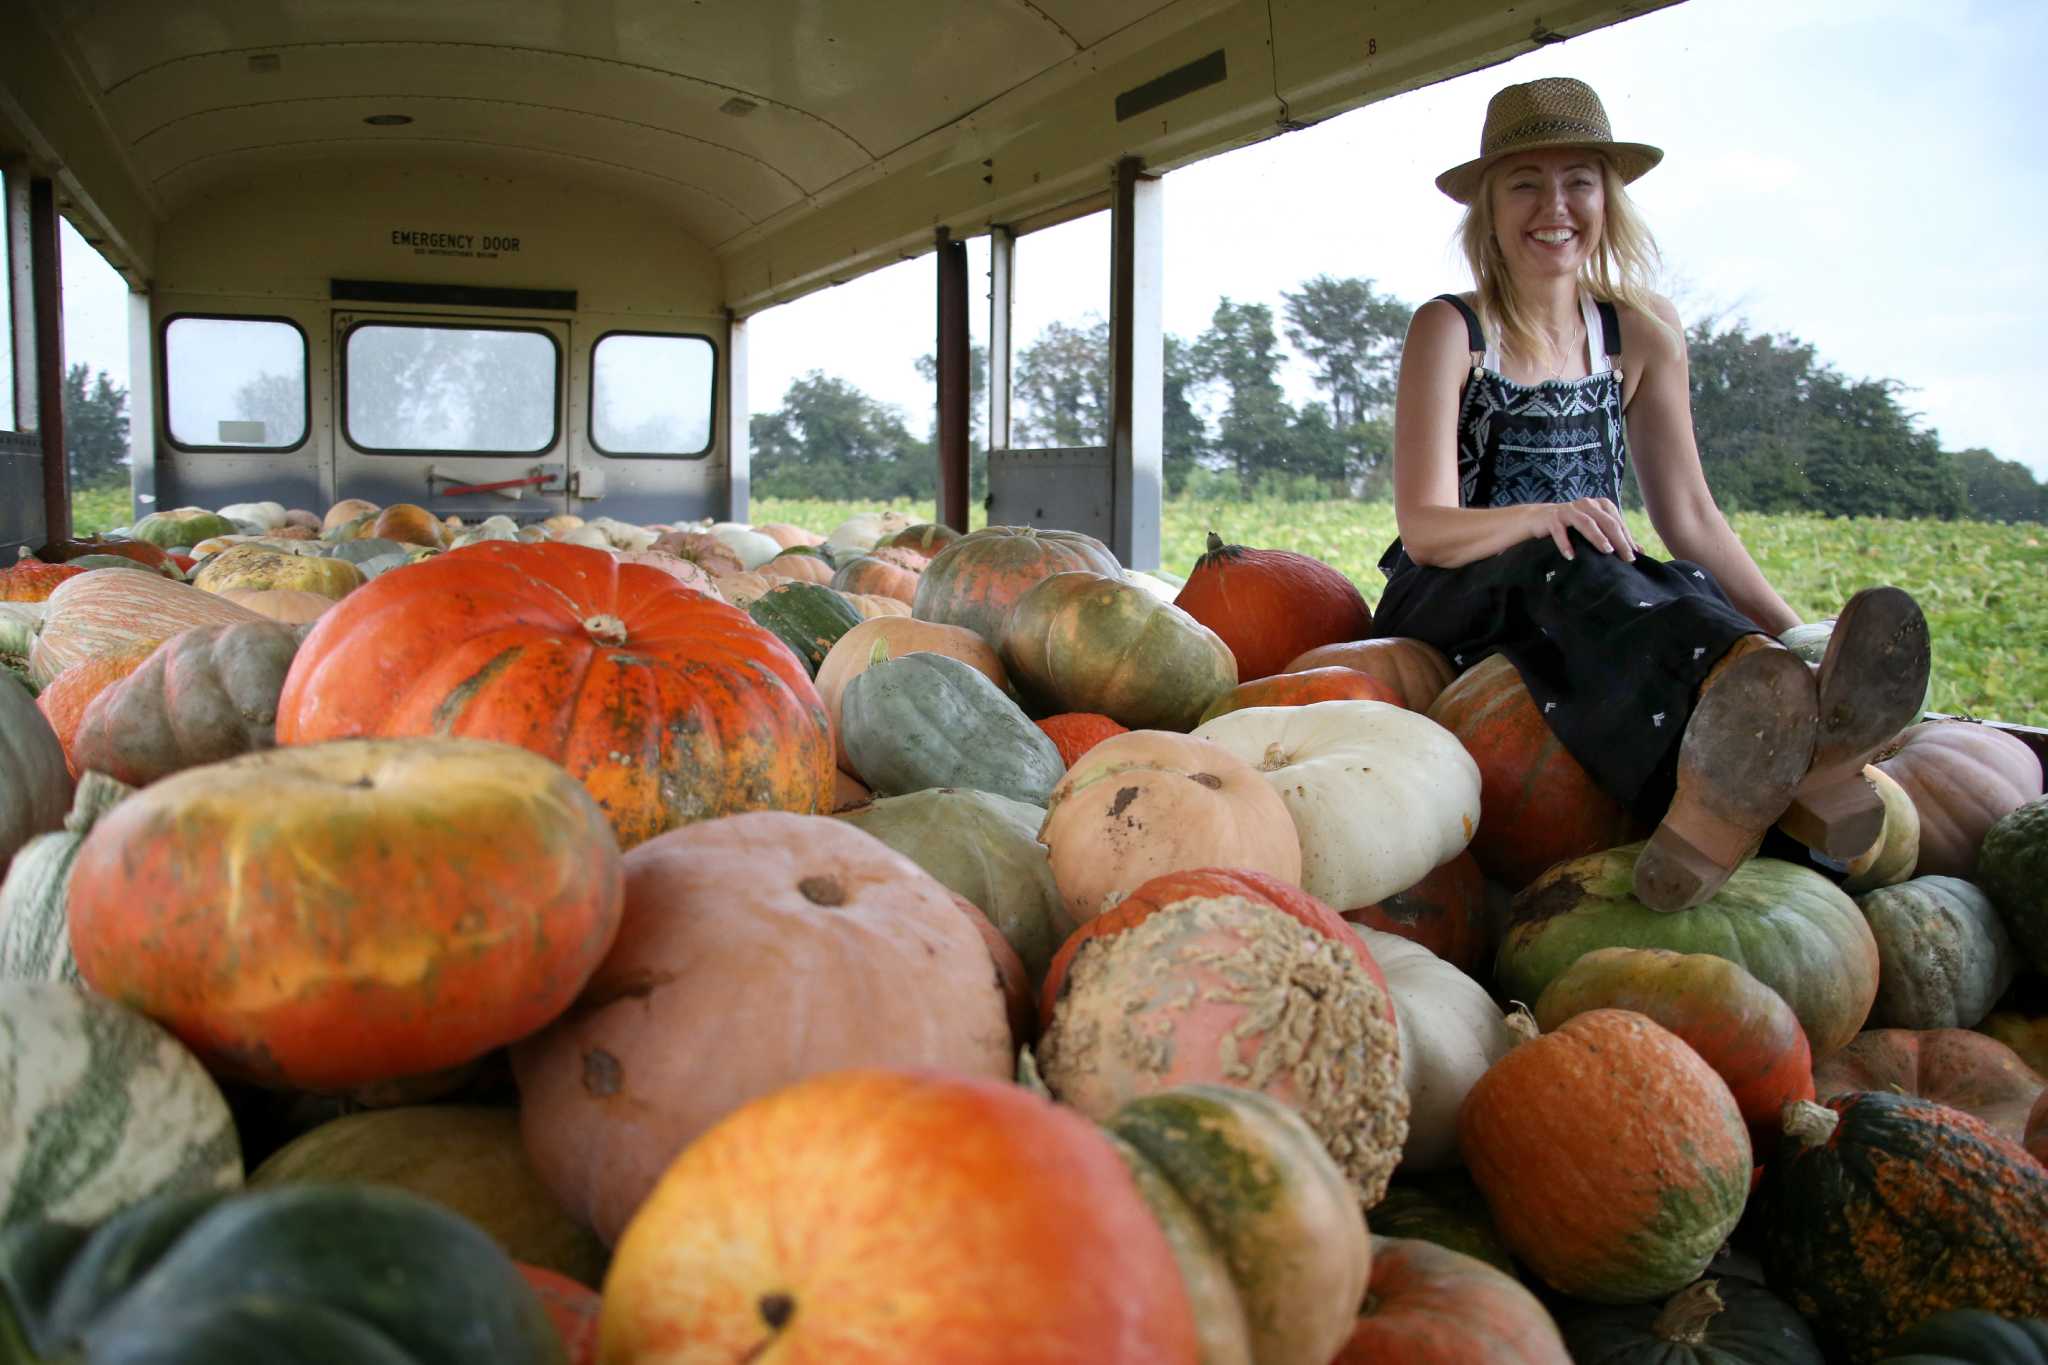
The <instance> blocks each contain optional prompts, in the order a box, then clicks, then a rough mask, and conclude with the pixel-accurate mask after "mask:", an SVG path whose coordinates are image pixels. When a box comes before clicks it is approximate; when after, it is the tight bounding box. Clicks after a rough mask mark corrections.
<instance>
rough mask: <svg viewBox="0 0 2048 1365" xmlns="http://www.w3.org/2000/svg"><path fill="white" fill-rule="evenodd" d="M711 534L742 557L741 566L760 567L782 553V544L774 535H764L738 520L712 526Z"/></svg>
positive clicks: (745, 567) (747, 567)
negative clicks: (777, 541) (776, 540)
mask: <svg viewBox="0 0 2048 1365" xmlns="http://www.w3.org/2000/svg"><path fill="white" fill-rule="evenodd" d="M711 534H712V535H714V536H716V537H718V541H719V544H721V545H723V546H725V548H726V549H728V550H731V551H732V552H733V553H734V554H736V555H738V556H739V557H740V567H741V568H744V569H748V570H752V569H758V568H760V567H761V566H762V565H763V564H766V563H767V562H768V561H769V560H771V559H773V558H775V556H777V555H779V554H781V553H782V546H780V545H778V544H777V543H776V542H775V538H774V537H773V536H764V535H762V534H761V533H760V532H759V531H756V530H754V529H753V528H752V527H750V526H742V525H740V524H739V523H738V522H733V521H722V522H720V523H718V524H717V525H716V526H713V527H712V528H711Z"/></svg>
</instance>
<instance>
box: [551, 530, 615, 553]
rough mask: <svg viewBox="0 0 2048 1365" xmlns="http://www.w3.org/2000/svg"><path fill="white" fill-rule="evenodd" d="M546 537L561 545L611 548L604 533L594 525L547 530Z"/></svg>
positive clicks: (599, 548)
mask: <svg viewBox="0 0 2048 1365" xmlns="http://www.w3.org/2000/svg"><path fill="white" fill-rule="evenodd" d="M548 539H550V540H552V541H555V542H557V543H558V544H562V545H585V546H588V547H589V548H591V549H593V550H609V549H611V548H612V543H611V541H610V540H609V539H607V538H606V536H605V533H604V532H602V531H600V530H598V529H597V528H596V527H595V526H565V527H563V528H562V529H561V530H559V531H549V532H548Z"/></svg>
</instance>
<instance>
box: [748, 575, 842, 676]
mask: <svg viewBox="0 0 2048 1365" xmlns="http://www.w3.org/2000/svg"><path fill="white" fill-rule="evenodd" d="M747 614H748V615H749V616H751V617H753V618H754V621H755V623H756V624H757V625H760V626H764V627H766V628H767V630H768V632H769V633H770V634H772V635H773V636H774V637H775V638H776V639H778V640H780V641H782V643H784V644H786V645H788V646H789V648H790V650H791V652H792V653H794V654H795V655H796V657H797V658H799V659H802V660H803V661H804V667H805V668H807V669H809V670H810V673H811V676H812V677H814V678H815V677H817V676H818V665H819V664H821V663H823V662H825V654H826V652H827V651H829V650H830V649H831V648H832V646H833V645H835V644H837V643H838V641H839V637H840V636H842V635H844V634H846V632H847V631H849V630H852V629H853V628H854V627H855V626H857V625H859V624H860V613H859V612H858V611H856V610H854V606H853V603H851V602H849V601H847V600H846V595H845V594H844V593H840V592H836V591H834V590H833V589H831V588H828V587H826V586H825V585H824V584H822V583H803V582H797V581H791V582H788V583H784V584H783V585H782V586H781V587H779V588H770V589H769V590H768V591H767V592H764V593H762V594H761V595H760V596H759V597H757V598H755V599H754V601H753V603H752V605H750V606H749V607H748V608H747Z"/></svg>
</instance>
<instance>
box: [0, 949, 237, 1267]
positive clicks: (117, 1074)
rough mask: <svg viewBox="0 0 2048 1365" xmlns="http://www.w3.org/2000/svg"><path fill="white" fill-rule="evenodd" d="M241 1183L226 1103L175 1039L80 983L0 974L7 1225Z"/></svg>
mask: <svg viewBox="0 0 2048 1365" xmlns="http://www.w3.org/2000/svg"><path fill="white" fill-rule="evenodd" d="M241 1183H242V1150H241V1147H240V1145H239V1143H238V1142H237V1140H236V1137H235V1126H234V1122H233V1120H232V1118H231V1117H230V1116H229V1114H228V1106H227V1101H226V1100H224V1099H222V1098H221V1093H220V1088H219V1087H218V1086H216V1085H215V1084H214V1083H213V1079H212V1077H210V1076H208V1075H207V1074H206V1072H205V1071H204V1070H203V1069H202V1068H201V1067H200V1065H199V1062H198V1061H197V1060H196V1059H195V1058H194V1057H193V1056H192V1054H191V1053H189V1052H187V1051H186V1050H185V1049H184V1048H183V1047H181V1046H180V1045H179V1043H178V1040H177V1039H175V1038H173V1037H171V1035H170V1034H168V1033H166V1032H164V1030H163V1029H161V1028H159V1027H158V1026H157V1025H155V1024H153V1023H151V1022H150V1021H149V1020H148V1019H145V1018H144V1017H143V1016H142V1015H140V1014H137V1013H136V1012H135V1011H133V1010H131V1009H128V1008H126V1007H125V1006H122V1005H117V1004H115V1003H114V1002H113V1001H111V1000H107V999H104V998H103V997H101V996H98V995H95V994H93V993H92V992H91V991H88V990H86V989H84V988H83V987H81V986H73V985H67V984H64V983H61V982H25V981H10V982H6V983H0V1192H4V1203H0V1222H4V1223H5V1224H6V1225H7V1226H9V1227H12V1226H13V1225H15V1224H17V1223H20V1222H22V1221H24V1220H30V1219H36V1218H53V1219H59V1220H63V1221H67V1222H75V1223H93V1222H97V1221H98V1220H100V1219H102V1218H105V1217H107V1216H108V1215H109V1214H112V1213H115V1212H117V1211H118V1210H120V1209H123V1208H125V1207H127V1206H128V1205H130V1204H133V1203H136V1202H138V1201H140V1200H143V1199H147V1198H149V1197H150V1196H151V1195H155V1194H166V1193H184V1192H196V1191H199V1190H209V1189H233V1188H234V1187H236V1186H238V1185H240V1184H241Z"/></svg>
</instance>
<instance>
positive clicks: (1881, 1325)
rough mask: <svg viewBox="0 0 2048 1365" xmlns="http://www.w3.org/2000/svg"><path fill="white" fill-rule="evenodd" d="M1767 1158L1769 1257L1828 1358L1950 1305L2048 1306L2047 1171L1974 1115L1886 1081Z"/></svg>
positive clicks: (1834, 1106) (1869, 1347) (2044, 1309)
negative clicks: (1830, 1123) (1893, 1088)
mask: <svg viewBox="0 0 2048 1365" xmlns="http://www.w3.org/2000/svg"><path fill="white" fill-rule="evenodd" d="M1827 1108H1828V1109H1829V1110H1832V1111H1833V1113H1834V1115H1835V1116H1836V1118H1837V1122H1836V1124H1835V1126H1834V1128H1833V1131H1832V1132H1828V1131H1826V1126H1825V1124H1824V1123H1817V1124H1815V1125H1814V1130H1813V1133H1812V1136H1810V1137H1800V1138H1794V1137H1788V1138H1787V1139H1786V1141H1785V1142H1784V1143H1783V1144H1782V1145H1781V1146H1780V1147H1779V1150H1778V1155H1777V1156H1776V1157H1775V1158H1774V1159H1772V1160H1771V1161H1770V1162H1769V1163H1768V1164H1767V1165H1766V1167H1765V1174H1764V1184H1763V1187H1762V1188H1761V1189H1760V1190H1759V1191H1758V1198H1760V1199H1761V1200H1763V1201H1764V1205H1765V1212H1766V1214H1767V1216H1766V1217H1765V1218H1764V1220H1763V1227H1764V1264H1765V1269H1766V1270H1767V1271H1768V1272H1769V1275H1770V1281H1771V1283H1772V1284H1773V1285H1774V1286H1776V1287H1777V1288H1778V1290H1779V1292H1781V1293H1783V1294H1785V1295H1787V1296H1788V1297H1789V1298H1790V1299H1791V1300H1792V1302H1793V1304H1794V1306H1795V1307H1797V1308H1798V1309H1799V1311H1800V1312H1802V1313H1804V1314H1805V1315H1806V1317H1807V1318H1808V1319H1809V1320H1810V1321H1811V1322H1812V1323H1813V1324H1814V1327H1815V1329H1816V1331H1817V1332H1818V1334H1819V1336H1820V1338H1821V1342H1822V1344H1823V1345H1824V1346H1826V1347H1827V1348H1828V1351H1829V1357H1830V1359H1837V1358H1839V1359H1842V1360H1848V1361H1867V1360H1874V1359H1876V1358H1877V1356H1878V1353H1879V1351H1880V1348H1882V1347H1883V1346H1884V1345H1885V1344H1886V1343H1888V1342H1890V1341H1891V1340H1892V1339H1893V1338H1894V1337H1896V1336H1898V1335H1899V1333H1901V1332H1903V1331H1905V1330H1906V1329H1907V1328H1909V1327H1911V1326H1913V1325H1915V1324H1916V1323H1919V1322H1921V1321H1923V1320H1925V1319H1926V1318H1928V1317H1930V1316H1932V1315H1933V1314H1935V1313H1938V1312H1940V1311H1942V1310H1943V1309H1947V1308H1984V1309H1989V1310H1991V1311H1992V1312H1995V1313H2001V1314H2004V1315H2007V1316H2011V1317H2040V1316H2043V1315H2048V1170H2044V1169H2043V1168H2042V1166H2041V1163H2039V1162H2038V1161H2035V1160H2034V1159H2033V1158H2032V1157H2030V1156H2028V1155H2027V1154H2026V1152H2025V1151H2023V1150H2022V1149H2021V1148H2020V1147H2019V1146H2018V1145H2017V1144H2015V1143H2012V1142H2009V1141H2007V1140H2006V1139H2004V1138H2001V1137H1999V1136H1998V1135H1997V1134H1996V1133H1993V1132H1992V1131H1991V1130H1990V1129H1989V1128H1988V1127H1986V1126H1985V1125H1984V1124H1982V1123H1980V1122H1978V1121H1977V1120H1976V1119H1974V1118H1971V1117H1970V1116H1969V1115H1968V1114H1964V1113H1960V1112H1958V1111H1956V1110H1954V1109H1948V1108H1945V1107H1943V1106H1941V1105H1938V1104H1932V1103H1929V1102H1928V1101H1926V1100H1921V1099H1914V1098H1911V1097H1909V1096H1904V1095H1893V1094H1887V1093H1884V1092H1882V1091H1872V1092H1855V1093H1851V1094H1847V1095H1842V1096H1838V1097H1836V1098H1835V1099H1833V1100H1831V1101H1829V1102H1828V1105H1827Z"/></svg>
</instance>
